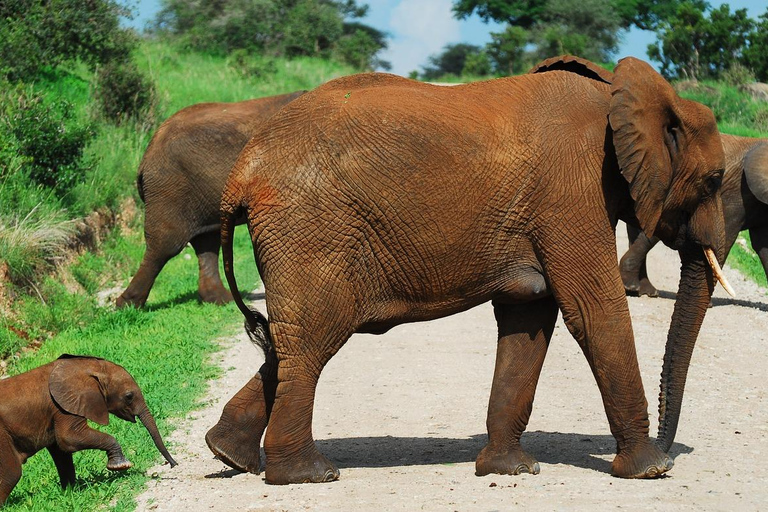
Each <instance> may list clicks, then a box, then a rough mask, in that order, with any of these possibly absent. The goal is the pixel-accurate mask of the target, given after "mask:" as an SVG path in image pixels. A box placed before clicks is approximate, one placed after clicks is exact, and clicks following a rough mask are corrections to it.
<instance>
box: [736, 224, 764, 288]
mask: <svg viewBox="0 0 768 512" xmlns="http://www.w3.org/2000/svg"><path fill="white" fill-rule="evenodd" d="M739 239H740V240H737V241H736V243H735V244H733V248H731V252H730V254H728V264H729V265H731V266H732V267H733V268H735V269H737V270H739V271H740V272H741V273H742V274H744V275H745V276H747V277H748V278H749V279H751V280H753V281H754V282H756V283H757V284H758V285H760V286H762V287H763V288H768V280H766V277H765V271H764V270H763V265H762V263H760V258H758V256H757V254H756V253H755V251H753V250H752V242H751V240H750V238H749V232H747V231H742V232H741V234H740V235H739ZM742 241H743V243H744V245H746V247H744V245H742V243H741V242H742Z"/></svg>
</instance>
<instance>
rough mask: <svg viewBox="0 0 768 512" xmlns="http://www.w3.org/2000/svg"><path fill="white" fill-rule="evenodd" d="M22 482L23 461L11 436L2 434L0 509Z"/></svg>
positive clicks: (0, 433)
mask: <svg viewBox="0 0 768 512" xmlns="http://www.w3.org/2000/svg"><path fill="white" fill-rule="evenodd" d="M19 480H21V461H20V460H19V455H18V454H17V453H16V450H15V449H14V447H13V442H12V441H11V438H10V436H8V434H6V433H5V432H0V507H2V506H3V504H4V503H5V500H7V499H8V496H9V495H10V494H11V491H12V490H13V488H14V487H16V484H17V483H19Z"/></svg>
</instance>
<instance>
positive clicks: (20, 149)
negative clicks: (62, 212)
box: [0, 87, 93, 194]
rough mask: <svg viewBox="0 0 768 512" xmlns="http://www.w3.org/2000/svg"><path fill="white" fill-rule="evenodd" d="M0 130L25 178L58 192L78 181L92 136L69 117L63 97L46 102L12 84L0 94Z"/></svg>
mask: <svg viewBox="0 0 768 512" xmlns="http://www.w3.org/2000/svg"><path fill="white" fill-rule="evenodd" d="M3 98H4V101H3V103H4V109H3V112H2V113H0V124H1V125H3V128H2V130H0V132H2V133H4V134H5V136H4V137H3V138H5V143H6V144H8V145H9V147H11V148H13V150H12V151H15V152H16V153H17V155H18V157H20V159H21V161H22V163H23V168H22V170H23V171H25V172H26V173H27V175H28V176H29V178H30V179H31V180H32V181H33V182H35V183H37V184H39V185H43V186H46V187H50V188H54V189H56V190H57V192H59V193H62V194H63V193H66V192H67V191H68V190H69V189H70V188H71V187H73V186H74V185H75V184H77V183H78V182H79V181H81V180H82V177H83V170H84V169H83V168H82V167H83V166H82V162H81V157H82V154H83V148H84V147H85V145H86V144H87V143H88V141H89V140H90V139H91V137H92V136H93V133H92V130H91V128H90V126H88V125H87V124H81V123H79V122H77V121H75V120H73V106H72V104H71V103H69V102H68V101H66V100H64V99H57V100H55V101H53V102H46V101H45V100H44V98H43V96H42V95H40V94H37V93H34V92H31V91H30V90H29V89H27V88H24V87H16V88H14V89H12V90H11V91H10V92H6V93H5V94H4V95H3Z"/></svg>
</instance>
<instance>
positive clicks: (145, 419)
mask: <svg viewBox="0 0 768 512" xmlns="http://www.w3.org/2000/svg"><path fill="white" fill-rule="evenodd" d="M139 420H140V421H141V424H142V425H144V427H145V428H146V429H147V430H148V431H149V435H150V436H152V441H154V442H155V446H157V449H158V450H159V451H160V453H162V454H163V457H165V460H167V461H168V464H170V465H171V467H173V466H175V465H176V461H175V460H173V457H171V454H170V453H168V449H167V448H166V447H165V443H163V438H162V437H160V432H159V431H158V430H157V424H156V423H155V418H154V417H152V413H151V412H149V409H148V408H147V407H145V408H144V410H143V411H141V412H140V413H139Z"/></svg>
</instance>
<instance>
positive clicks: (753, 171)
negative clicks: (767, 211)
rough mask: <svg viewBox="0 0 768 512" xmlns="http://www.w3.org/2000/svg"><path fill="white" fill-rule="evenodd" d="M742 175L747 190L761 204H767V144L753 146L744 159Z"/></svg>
mask: <svg viewBox="0 0 768 512" xmlns="http://www.w3.org/2000/svg"><path fill="white" fill-rule="evenodd" d="M744 175H745V176H746V178H747V185H748V186H749V190H751V191H752V193H753V194H755V197H756V198H757V199H758V200H759V201H760V202H761V203H763V204H768V142H764V143H763V144H760V145H759V146H755V147H754V148H753V149H751V150H750V151H749V152H747V156H746V157H745V158H744Z"/></svg>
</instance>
